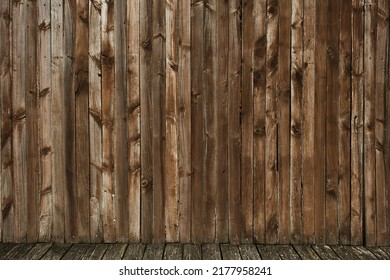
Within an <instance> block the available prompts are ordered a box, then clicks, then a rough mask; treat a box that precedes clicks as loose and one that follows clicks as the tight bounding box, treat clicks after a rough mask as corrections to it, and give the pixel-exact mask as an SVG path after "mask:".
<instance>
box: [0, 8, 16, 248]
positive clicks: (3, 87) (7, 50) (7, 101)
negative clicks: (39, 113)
mask: <svg viewBox="0 0 390 280" xmlns="http://www.w3.org/2000/svg"><path fill="white" fill-rule="evenodd" d="M11 4H12V2H11V1H1V2H0V14H1V15H2V16H1V18H0V33H1V34H2V36H3V39H2V40H1V41H0V98H1V99H0V109H1V174H0V179H1V185H0V210H1V217H0V228H1V229H0V241H2V242H13V241H14V232H13V227H14V195H13V175H12V173H13V163H12V161H13V160H12V142H13V141H12V134H13V112H12V77H13V68H12V64H11V62H12V56H13V54H12V50H13V48H12V23H11V17H12V14H11V12H12V10H11V7H12V6H11Z"/></svg>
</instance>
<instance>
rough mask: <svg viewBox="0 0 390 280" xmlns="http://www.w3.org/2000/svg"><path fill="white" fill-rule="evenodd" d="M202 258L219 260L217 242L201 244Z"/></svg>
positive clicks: (219, 252)
mask: <svg viewBox="0 0 390 280" xmlns="http://www.w3.org/2000/svg"><path fill="white" fill-rule="evenodd" d="M202 259H203V260H221V259H222V258H221V250H220V248H219V245H218V244H202Z"/></svg>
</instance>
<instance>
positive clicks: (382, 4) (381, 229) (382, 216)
mask: <svg viewBox="0 0 390 280" xmlns="http://www.w3.org/2000/svg"><path fill="white" fill-rule="evenodd" d="M376 21H377V22H376V24H377V36H376V38H377V39H376V58H375V62H374V63H375V67H376V68H375V71H376V73H375V85H376V88H375V182H376V198H375V199H376V219H377V232H376V238H377V242H376V243H377V245H386V246H388V245H390V237H389V232H388V230H389V225H388V222H389V220H388V216H389V211H388V207H389V201H388V196H387V195H386V192H388V190H389V186H386V173H388V172H389V169H387V170H386V166H385V156H386V155H385V153H386V150H385V133H386V132H385V128H386V127H385V125H386V119H385V118H386V115H385V114H386V111H388V110H389V108H388V107H386V94H387V96H388V92H386V78H387V77H388V76H386V71H387V68H388V59H389V57H388V48H389V1H385V0H378V12H377V14H376ZM387 98H388V97H387Z"/></svg>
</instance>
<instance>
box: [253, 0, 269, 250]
mask: <svg viewBox="0 0 390 280" xmlns="http://www.w3.org/2000/svg"><path fill="white" fill-rule="evenodd" d="M266 4H267V3H266V1H255V3H254V6H253V13H254V15H253V16H254V20H255V25H254V32H255V34H254V37H255V38H254V40H255V48H254V55H253V66H254V68H253V107H254V108H253V126H254V129H253V134H254V135H253V237H254V241H255V242H256V243H263V244H264V243H265V227H266V225H265V211H266V208H265V201H266V200H265V186H266V184H265V179H266V178H265V169H266V165H265V164H266V162H265V151H266V146H265V144H266V134H265V132H266V129H265V126H266V121H265V119H266V114H265V106H266V46H267V34H266V33H267V31H266V27H267V20H266V15H267V6H266Z"/></svg>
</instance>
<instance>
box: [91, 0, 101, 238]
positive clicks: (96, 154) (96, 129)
mask: <svg viewBox="0 0 390 280" xmlns="http://www.w3.org/2000/svg"><path fill="white" fill-rule="evenodd" d="M101 9H102V0H97V1H92V2H90V5H89V37H88V40H89V59H88V69H89V71H88V75H89V77H88V80H89V101H88V102H89V109H88V110H89V150H90V157H89V176H90V177H89V184H90V197H89V205H90V206H89V211H90V224H89V226H90V240H91V242H94V243H100V242H102V241H103V222H102V211H103V209H102V206H103V204H102V198H103V193H102V191H103V181H102V180H103V179H102V64H101V63H102V60H101V42H102V30H101V27H102V24H101V20H102V17H101Z"/></svg>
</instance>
